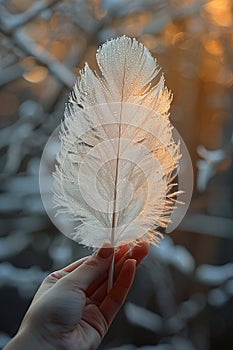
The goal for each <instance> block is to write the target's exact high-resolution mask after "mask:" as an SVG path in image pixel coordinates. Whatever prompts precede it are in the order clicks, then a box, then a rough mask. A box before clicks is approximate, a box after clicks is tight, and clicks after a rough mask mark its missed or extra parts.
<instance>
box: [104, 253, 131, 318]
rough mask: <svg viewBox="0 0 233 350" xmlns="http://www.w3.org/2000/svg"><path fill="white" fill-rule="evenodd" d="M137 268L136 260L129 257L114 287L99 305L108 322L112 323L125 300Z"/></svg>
mask: <svg viewBox="0 0 233 350" xmlns="http://www.w3.org/2000/svg"><path fill="white" fill-rule="evenodd" d="M135 270H136V260H134V259H128V260H126V261H125V262H124V264H123V267H122V269H121V272H120V273H119V276H118V277H117V280H116V281H115V283H114V285H113V288H112V289H111V290H110V292H109V293H108V295H107V296H106V297H105V298H104V300H103V302H102V303H101V305H100V306H99V309H100V311H101V312H102V314H103V315H104V317H105V319H106V321H107V324H108V325H110V323H111V322H112V320H113V319H114V317H115V316H116V314H117V312H118V311H119V309H120V307H121V306H122V304H123V303H124V301H125V298H126V296H127V294H128V292H129V289H130V287H131V285H132V283H133V280H134V276H135Z"/></svg>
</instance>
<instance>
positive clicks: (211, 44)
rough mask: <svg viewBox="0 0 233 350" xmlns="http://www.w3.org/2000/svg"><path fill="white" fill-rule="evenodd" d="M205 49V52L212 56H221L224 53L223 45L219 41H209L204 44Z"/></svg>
mask: <svg viewBox="0 0 233 350" xmlns="http://www.w3.org/2000/svg"><path fill="white" fill-rule="evenodd" d="M204 47H205V50H206V51H207V52H208V53H210V54H211V55H215V56H220V55H222V53H223V52H222V47H221V44H220V43H219V41H217V40H214V39H212V40H207V41H206V42H205V43H204Z"/></svg>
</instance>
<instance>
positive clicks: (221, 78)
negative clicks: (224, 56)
mask: <svg viewBox="0 0 233 350" xmlns="http://www.w3.org/2000/svg"><path fill="white" fill-rule="evenodd" d="M217 82H218V83H219V84H222V85H225V86H226V87H230V86H231V85H232V83H233V74H232V72H231V71H230V70H228V69H226V68H222V69H220V71H219V72H218V74H217Z"/></svg>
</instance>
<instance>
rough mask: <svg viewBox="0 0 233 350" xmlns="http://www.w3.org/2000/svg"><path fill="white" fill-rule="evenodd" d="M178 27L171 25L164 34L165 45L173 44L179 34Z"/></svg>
mask: <svg viewBox="0 0 233 350" xmlns="http://www.w3.org/2000/svg"><path fill="white" fill-rule="evenodd" d="M177 31H178V30H177V27H176V26H175V25H174V24H173V23H170V24H169V25H168V26H167V27H166V29H165V30H164V32H163V40H164V42H165V44H168V45H169V44H171V43H172V42H173V39H174V36H175V35H176V34H177Z"/></svg>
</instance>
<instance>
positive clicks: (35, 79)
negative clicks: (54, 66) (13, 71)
mask: <svg viewBox="0 0 233 350" xmlns="http://www.w3.org/2000/svg"><path fill="white" fill-rule="evenodd" d="M47 75H48V70H47V68H45V67H42V66H36V67H34V68H33V69H32V70H31V71H30V72H27V73H24V74H23V77H24V79H25V80H27V81H29V82H30V83H40V82H42V81H43V80H45V78H46V77H47Z"/></svg>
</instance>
